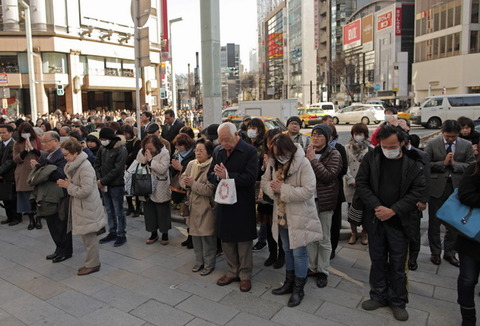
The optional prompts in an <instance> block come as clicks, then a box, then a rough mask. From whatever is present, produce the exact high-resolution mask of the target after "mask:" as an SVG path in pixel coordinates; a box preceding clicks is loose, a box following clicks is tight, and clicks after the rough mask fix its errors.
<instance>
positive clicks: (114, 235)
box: [95, 128, 128, 247]
mask: <svg viewBox="0 0 480 326" xmlns="http://www.w3.org/2000/svg"><path fill="white" fill-rule="evenodd" d="M99 138H100V142H101V143H102V146H101V147H100V149H99V150H98V152H97V157H96V159H95V173H96V175H97V185H98V189H100V191H101V192H102V194H103V199H104V205H105V208H106V210H107V214H108V227H109V233H108V235H107V236H106V237H104V238H103V239H100V243H107V242H110V241H115V243H114V246H115V247H119V246H122V245H123V244H125V242H127V237H126V231H125V228H126V219H125V212H124V210H123V195H124V181H123V177H124V173H125V164H126V162H127V157H128V152H127V149H126V148H125V138H123V140H122V139H121V138H119V137H117V136H115V132H114V131H113V129H111V128H102V129H101V130H100V134H99Z"/></svg>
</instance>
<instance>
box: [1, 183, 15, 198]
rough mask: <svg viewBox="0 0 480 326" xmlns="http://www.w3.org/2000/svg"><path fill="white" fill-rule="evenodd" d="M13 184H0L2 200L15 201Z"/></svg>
mask: <svg viewBox="0 0 480 326" xmlns="http://www.w3.org/2000/svg"><path fill="white" fill-rule="evenodd" d="M13 187H14V185H13V182H8V181H4V182H0V200H12V199H13V194H14V191H13Z"/></svg>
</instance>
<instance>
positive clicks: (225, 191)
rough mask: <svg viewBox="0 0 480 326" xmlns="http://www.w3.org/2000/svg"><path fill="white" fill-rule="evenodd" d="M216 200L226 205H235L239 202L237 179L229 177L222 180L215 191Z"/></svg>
mask: <svg viewBox="0 0 480 326" xmlns="http://www.w3.org/2000/svg"><path fill="white" fill-rule="evenodd" d="M215 202H216V203H218V204H224V205H233V204H235V203H236V202H237V189H236V188H235V180H234V179H229V178H228V172H227V178H226V179H222V180H220V182H219V183H218V186H217V190H216V191H215Z"/></svg>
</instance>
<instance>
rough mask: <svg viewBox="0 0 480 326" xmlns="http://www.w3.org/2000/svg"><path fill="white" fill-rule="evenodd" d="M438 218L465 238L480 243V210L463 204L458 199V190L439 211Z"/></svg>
mask: <svg viewBox="0 0 480 326" xmlns="http://www.w3.org/2000/svg"><path fill="white" fill-rule="evenodd" d="M437 217H438V218H439V219H440V220H442V222H444V223H445V224H448V225H450V226H451V227H453V228H454V229H456V230H457V231H458V232H460V233H461V234H462V235H464V236H465V237H467V238H470V239H472V240H475V241H477V242H480V208H473V207H470V206H467V205H465V204H462V203H461V202H460V200H459V199H458V188H456V189H455V190H454V191H453V193H452V194H451V195H450V197H448V199H447V200H446V201H445V202H444V203H443V205H442V207H440V209H439V210H438V211H437Z"/></svg>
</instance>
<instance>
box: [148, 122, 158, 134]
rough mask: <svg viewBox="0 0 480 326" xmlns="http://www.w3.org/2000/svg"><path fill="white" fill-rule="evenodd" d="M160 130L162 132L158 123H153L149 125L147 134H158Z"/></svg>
mask: <svg viewBox="0 0 480 326" xmlns="http://www.w3.org/2000/svg"><path fill="white" fill-rule="evenodd" d="M158 130H160V127H159V126H158V125H157V124H156V123H151V124H149V125H148V127H147V129H146V130H145V132H146V133H147V134H153V133H154V132H157V131H158Z"/></svg>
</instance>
